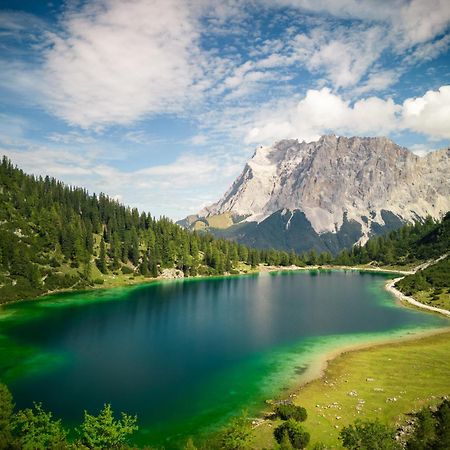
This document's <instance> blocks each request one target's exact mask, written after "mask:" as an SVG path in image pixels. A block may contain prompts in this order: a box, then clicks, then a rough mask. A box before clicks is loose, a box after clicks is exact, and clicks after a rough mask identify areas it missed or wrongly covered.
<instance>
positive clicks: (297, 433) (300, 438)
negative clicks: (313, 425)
mask: <svg viewBox="0 0 450 450" xmlns="http://www.w3.org/2000/svg"><path fill="white" fill-rule="evenodd" d="M273 434H274V436H275V439H276V441H277V442H278V443H279V444H280V443H281V442H282V440H283V437H284V435H285V434H287V435H288V436H289V441H290V442H291V445H292V447H294V448H305V447H306V446H307V445H308V443H309V439H310V436H309V433H308V432H307V431H305V430H304V429H303V427H302V426H301V425H300V423H299V422H297V421H296V420H294V419H289V420H287V421H286V422H283V423H282V424H281V425H279V426H278V427H277V428H275V430H274V432H273Z"/></svg>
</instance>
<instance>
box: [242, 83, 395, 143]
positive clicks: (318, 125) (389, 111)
mask: <svg viewBox="0 0 450 450" xmlns="http://www.w3.org/2000/svg"><path fill="white" fill-rule="evenodd" d="M398 110H399V106H398V105H395V104H394V102H393V101H392V100H391V99H388V100H382V99H379V98H377V97H370V98H367V99H363V100H359V101H357V102H356V103H355V104H354V105H351V104H350V102H349V101H346V100H344V99H343V98H342V97H340V96H339V95H337V94H334V93H332V92H331V91H330V89H329V88H323V89H321V90H313V89H311V90H309V91H308V92H307V93H306V96H305V97H304V98H303V99H301V100H300V101H296V102H288V103H287V104H281V105H280V106H279V108H278V109H277V110H276V111H275V113H270V112H268V111H263V113H262V114H260V115H259V117H257V118H256V120H255V126H254V127H252V129H251V130H250V132H249V133H248V134H247V136H246V142H247V143H262V142H264V143H267V142H273V141H274V140H278V139H284V138H294V137H296V138H299V139H302V140H306V141H313V140H316V139H318V138H319V137H320V135H322V134H324V133H328V132H334V133H337V134H340V133H342V134H346V133H350V134H377V135H382V134H387V133H389V132H390V131H392V130H393V129H395V127H396V122H397V119H396V113H397V112H398ZM266 114H268V116H269V117H265V115H266Z"/></svg>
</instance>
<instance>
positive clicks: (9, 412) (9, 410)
mask: <svg viewBox="0 0 450 450" xmlns="http://www.w3.org/2000/svg"><path fill="white" fill-rule="evenodd" d="M13 412H14V403H13V398H12V395H11V392H9V390H8V388H7V387H6V386H5V385H4V384H0V448H8V446H9V445H10V443H11V441H12V418H13Z"/></svg>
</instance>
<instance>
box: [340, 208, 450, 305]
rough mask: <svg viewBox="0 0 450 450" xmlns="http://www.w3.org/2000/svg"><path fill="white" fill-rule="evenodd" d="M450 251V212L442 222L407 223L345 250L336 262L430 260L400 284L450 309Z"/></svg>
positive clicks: (414, 263) (410, 292)
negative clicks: (428, 263)
mask: <svg viewBox="0 0 450 450" xmlns="http://www.w3.org/2000/svg"><path fill="white" fill-rule="evenodd" d="M449 253H450V212H449V213H447V214H446V215H445V217H444V218H443V219H442V221H441V222H435V221H433V220H432V219H427V220H425V222H424V223H416V224H414V225H405V226H404V227H402V228H400V229H398V230H396V231H392V232H391V233H389V234H387V235H386V236H381V237H377V238H372V239H370V240H369V241H368V242H367V243H366V245H364V246H362V247H359V246H355V247H353V248H352V249H351V250H344V251H343V252H342V253H341V254H340V255H339V257H338V258H337V260H336V262H338V263H340V264H344V265H358V264H368V263H371V264H373V263H375V264H378V265H380V266H386V265H395V266H402V265H403V266H407V267H409V266H411V265H412V266H418V265H419V264H420V263H423V262H425V261H429V262H430V265H428V266H427V267H424V268H422V269H420V270H417V271H416V273H414V274H411V275H407V276H405V277H403V278H402V279H401V280H400V281H398V282H397V283H396V287H397V288H398V289H399V290H400V291H402V292H403V293H404V294H405V295H408V296H411V295H412V296H414V297H415V298H416V299H417V300H419V301H420V302H422V303H426V304H429V305H432V306H436V307H439V308H444V309H450V256H448V254H449ZM445 255H447V256H445ZM437 260H438V261H437ZM433 261H437V262H436V263H433Z"/></svg>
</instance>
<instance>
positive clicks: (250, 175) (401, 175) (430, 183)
mask: <svg viewBox="0 0 450 450" xmlns="http://www.w3.org/2000/svg"><path fill="white" fill-rule="evenodd" d="M449 156H450V149H444V150H440V151H436V152H433V153H430V154H428V155H427V156H425V157H422V158H421V157H418V156H417V155H414V154H413V153H411V152H410V151H409V150H407V149H405V148H403V147H400V146H398V145H396V144H395V143H393V142H392V141H390V140H389V139H387V138H360V137H353V138H344V137H336V136H324V137H322V138H321V139H319V140H318V141H317V142H311V143H305V142H301V143H299V142H298V141H297V140H283V141H280V142H278V143H276V144H275V145H273V146H271V147H261V148H259V149H257V150H256V151H255V154H254V155H253V157H252V158H251V159H250V161H249V162H248V163H247V164H246V166H245V168H244V170H243V172H242V173H241V175H240V176H239V177H238V178H237V179H236V181H235V182H234V183H233V185H232V186H231V188H230V189H229V190H228V191H227V192H226V194H225V195H224V197H223V198H222V199H221V200H219V201H218V202H217V203H215V204H213V205H211V206H209V207H206V208H204V209H203V210H202V211H200V212H199V213H198V215H196V216H190V217H188V218H187V219H185V221H183V222H182V224H183V225H185V226H189V227H190V228H192V229H210V230H211V231H212V232H213V233H215V234H217V235H220V236H224V237H228V238H231V239H236V240H237V241H238V242H243V243H246V244H249V245H255V246H257V247H262V248H269V247H275V248H281V249H286V250H288V249H294V250H295V251H297V252H301V251H305V250H309V249H311V248H314V249H316V250H318V251H331V252H332V253H337V252H338V251H339V250H341V249H342V248H344V247H346V246H349V245H352V244H354V243H356V242H360V243H364V242H365V241H366V240H367V239H368V238H369V237H370V236H372V235H376V234H381V233H383V232H386V231H389V230H392V229H396V228H398V227H399V226H401V225H402V224H403V223H405V222H413V221H416V220H419V221H420V220H423V219H424V218H425V217H427V216H431V217H433V218H436V219H438V218H440V217H442V215H443V214H444V213H445V212H446V211H448V210H449V209H450V182H449V178H448V173H450V158H449ZM218 218H220V219H221V220H218ZM218 223H219V226H218V225H217V224H218Z"/></svg>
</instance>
